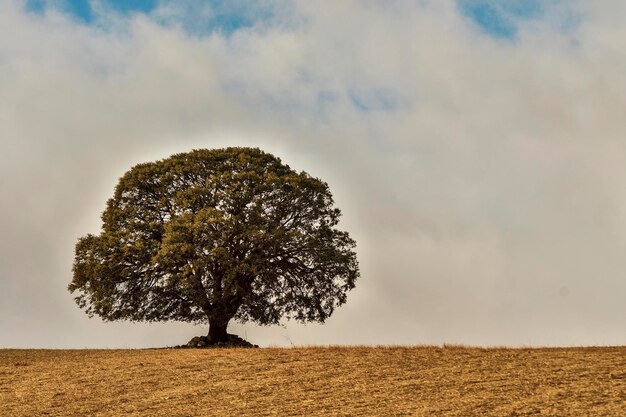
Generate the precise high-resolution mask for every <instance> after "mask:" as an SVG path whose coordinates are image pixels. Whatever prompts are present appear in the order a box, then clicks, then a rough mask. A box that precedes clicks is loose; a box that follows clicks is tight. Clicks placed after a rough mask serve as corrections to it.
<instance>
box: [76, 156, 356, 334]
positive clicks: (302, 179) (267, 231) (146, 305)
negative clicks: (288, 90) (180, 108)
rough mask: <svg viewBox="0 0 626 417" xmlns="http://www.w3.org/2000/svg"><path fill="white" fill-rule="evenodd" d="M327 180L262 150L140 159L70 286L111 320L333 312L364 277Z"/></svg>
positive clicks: (80, 254) (266, 318)
mask: <svg viewBox="0 0 626 417" xmlns="http://www.w3.org/2000/svg"><path fill="white" fill-rule="evenodd" d="M339 216H340V211H339V209H337V208H334V207H333V199H332V196H331V193H330V191H329V190H328V185H327V184H326V183H324V182H322V181H320V180H319V179H317V178H313V177H311V176H310V175H308V174H307V173H305V172H300V173H298V172H296V171H294V170H292V169H291V168H290V167H289V166H287V165H285V164H283V163H281V161H280V159H279V158H276V157H275V156H273V155H271V154H268V153H265V152H263V151H261V150H259V149H252V148H226V149H215V150H194V151H192V152H189V153H181V154H176V155H173V156H171V157H169V158H167V159H163V160H160V161H157V162H151V163H144V164H139V165H136V166H134V167H133V168H132V169H131V170H130V171H128V172H127V173H126V174H125V175H124V176H123V177H122V178H121V179H120V181H119V183H118V185H117V187H116V188H115V195H114V196H113V198H111V199H110V200H109V201H108V203H107V208H106V210H105V211H104V213H103V214H102V222H103V225H102V231H101V233H100V234H99V235H97V236H95V235H91V234H89V235H87V236H84V237H82V238H80V239H79V241H78V243H77V244H76V252H75V259H74V266H73V279H72V282H71V283H70V284H69V287H68V289H69V290H70V292H78V294H77V296H76V298H75V300H76V302H77V303H78V305H79V306H80V307H81V308H84V309H85V310H86V312H87V314H88V315H89V316H90V317H92V316H94V315H98V316H100V317H102V318H103V319H105V320H108V321H113V320H131V321H151V322H152V321H165V320H174V321H184V322H193V323H200V322H204V323H206V322H207V321H208V323H209V333H208V336H207V338H208V341H209V342H210V343H217V342H226V341H227V339H228V335H227V332H226V329H227V326H228V323H229V321H230V320H231V319H236V320H238V321H241V322H245V321H248V320H251V321H254V322H257V323H259V324H262V325H268V324H276V323H278V322H279V320H280V319H281V318H282V317H286V318H291V319H295V320H297V321H300V322H307V321H318V322H324V320H325V319H326V318H328V317H329V316H330V315H331V314H332V313H333V310H334V309H335V307H337V306H339V305H341V304H343V303H345V301H346V293H347V291H349V290H350V289H352V288H354V282H355V280H356V279H357V277H358V276H359V272H358V263H357V259H356V255H355V253H354V251H353V248H354V247H355V242H354V241H353V240H352V239H351V238H350V237H349V235H348V233H346V232H343V231H339V230H337V229H336V228H335V226H336V225H337V222H338V219H339Z"/></svg>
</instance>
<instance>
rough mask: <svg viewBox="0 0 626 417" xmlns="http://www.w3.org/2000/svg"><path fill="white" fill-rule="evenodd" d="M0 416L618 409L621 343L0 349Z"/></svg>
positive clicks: (622, 407) (625, 395)
mask: <svg viewBox="0 0 626 417" xmlns="http://www.w3.org/2000/svg"><path fill="white" fill-rule="evenodd" d="M0 415H1V416H39V415H53V416H74V415H77V416H82V415H89V416H118V415H119V416H138V415H148V416H203V415H206V416H211V415H216V416H264V415H278V416H289V415H302V416H313V415H345V416H348V415H350V416H368V415H369V416H404V415H413V416H423V415H432V416H471V415H477V416H486V415H495V416H525V415H542V416H543V415H550V416H587V415H597V416H610V415H614V416H626V347H617V348H568V349H478V348H462V347H443V348H438V347H350V348H347V347H328V348H322V347H312V348H292V349H281V348H265V349H207V350H174V349H154V350H0Z"/></svg>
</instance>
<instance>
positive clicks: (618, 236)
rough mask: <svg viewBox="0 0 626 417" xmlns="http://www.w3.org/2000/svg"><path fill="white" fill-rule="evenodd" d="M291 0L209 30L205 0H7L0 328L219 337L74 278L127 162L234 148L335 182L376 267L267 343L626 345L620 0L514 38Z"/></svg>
mask: <svg viewBox="0 0 626 417" xmlns="http://www.w3.org/2000/svg"><path fill="white" fill-rule="evenodd" d="M483 3H484V2H483ZM94 4H95V3H94ZM172 4H173V3H172ZM267 4H270V3H267ZM273 4H279V3H273ZM291 4H292V8H291V9H288V10H286V9H282V8H280V7H276V8H273V9H272V10H274V12H273V13H272V15H271V19H269V20H268V19H257V20H255V19H251V18H248V17H245V18H244V17H242V19H243V20H245V19H248V20H246V22H248V23H246V24H245V25H241V26H236V25H235V26H233V27H232V30H226V31H224V30H222V31H220V30H209V31H206V32H202V31H200V32H199V31H198V30H197V26H195V25H197V24H201V23H202V21H203V19H200V20H199V22H200V23H188V21H187V20H186V19H187V16H188V15H189V12H190V11H196V12H198V9H196V8H195V7H196V6H195V4H194V3H188V4H187V3H185V6H184V7H183V9H174V8H172V7H173V6H172V7H169V6H168V5H167V4H166V3H159V5H158V6H157V7H156V8H155V9H154V10H151V11H149V12H147V13H130V14H122V13H116V12H111V13H108V12H106V13H105V12H100V11H98V13H100V14H98V19H100V20H99V21H94V23H92V24H90V25H86V24H83V23H80V22H77V21H76V19H74V18H72V17H71V16H68V15H67V14H65V13H64V12H62V11H59V10H60V9H58V8H57V9H55V8H49V9H46V11H45V13H43V14H41V13H40V14H38V13H32V12H29V11H27V10H25V9H24V7H23V6H24V3H23V2H21V3H20V2H4V3H3V4H1V5H0V35H1V36H0V91H2V95H0V141H1V142H2V149H3V152H2V153H0V178H1V181H2V182H1V185H0V188H1V190H2V192H1V193H0V230H2V235H3V237H2V238H1V239H0V316H1V317H2V318H3V319H2V320H1V321H0V335H2V336H0V345H2V346H74V347H76V346H124V345H127V346H145V345H150V344H155V345H164V344H176V343H180V342H181V340H186V339H185V338H187V337H191V335H193V334H195V333H197V332H199V331H204V330H199V329H194V328H190V327H188V326H182V325H180V326H179V325H163V326H143V325H136V324H107V325H103V324H100V323H99V322H98V321H97V320H88V319H87V318H86V317H84V314H83V313H82V312H81V311H80V310H78V308H77V307H76V306H75V305H74V304H73V302H72V300H71V296H70V295H69V293H67V291H66V290H65V287H66V285H67V283H68V282H69V279H70V274H71V273H70V267H71V262H72V256H73V245H74V243H75V241H76V239H77V238H78V237H79V236H81V235H84V234H86V233H89V232H97V230H98V227H99V219H98V215H99V213H100V212H101V211H102V210H103V209H104V203H105V201H106V199H107V198H108V197H109V196H110V195H111V193H112V189H113V187H114V185H115V182H116V180H117V178H118V177H119V176H121V175H122V174H123V173H124V172H125V171H126V170H127V169H128V168H130V166H132V165H133V164H135V163H137V162H141V161H150V160H154V159H157V158H162V157H166V156H168V155H169V154H171V153H174V152H179V151H185V150H189V149H192V148H198V147H208V148H210V147H219V146H228V145H252V146H260V147H262V148H264V149H266V150H268V151H270V152H272V153H275V154H277V155H279V156H281V157H283V159H284V160H286V162H288V163H289V164H290V165H292V166H293V167H295V168H296V169H304V170H306V171H307V172H310V173H311V174H313V175H315V176H318V177H320V178H322V179H324V180H326V181H328V182H329V184H330V187H331V190H333V192H334V195H335V197H336V201H337V205H338V206H339V207H340V208H341V209H342V211H343V213H344V216H343V222H342V227H344V228H345V229H347V230H349V231H350V233H351V234H352V235H353V237H355V238H356V240H357V242H358V254H359V259H360V262H361V266H362V278H361V280H360V282H358V283H357V288H356V289H355V290H354V291H353V292H352V293H351V294H350V295H349V297H348V303H347V304H346V305H345V306H344V307H342V308H341V309H339V310H338V311H337V312H336V313H335V315H334V316H333V317H332V318H331V319H330V320H329V322H328V323H327V324H325V325H323V326H319V325H308V326H300V325H296V324H293V323H288V324H287V327H286V328H269V329H264V328H261V329H259V328H256V327H254V326H250V325H246V326H240V325H235V326H234V327H233V330H234V331H238V332H240V333H241V334H244V332H245V333H246V334H247V336H248V338H250V339H253V340H255V341H256V342H259V343H262V344H265V343H268V344H269V343H274V344H288V341H287V339H286V337H285V336H288V337H289V338H290V339H291V340H292V341H293V342H294V343H303V344H304V343H373V344H380V343H442V342H458V343H473V344H576V345H579V344H623V343H625V342H626V341H625V339H624V335H623V334H622V333H623V332H622V326H621V324H622V323H623V321H624V319H626V316H625V312H624V310H623V308H622V305H623V302H622V297H621V296H622V295H623V294H624V291H625V290H626V282H625V281H624V280H623V279H622V276H621V273H622V272H621V271H623V270H624V269H625V267H626V265H625V263H626V261H625V260H624V257H623V253H624V249H625V243H626V242H625V237H626V216H625V215H624V213H625V212H624V207H626V191H625V190H624V187H623V185H624V180H625V178H626V177H625V175H626V171H625V170H624V167H625V166H626V161H625V160H624V159H625V158H626V157H625V156H624V155H626V152H625V151H626V149H625V148H626V143H625V142H624V141H623V139H622V138H623V134H624V128H623V121H622V114H621V109H623V108H624V104H625V103H624V102H625V101H626V87H624V86H625V85H626V84H624V83H623V82H622V77H623V76H622V74H623V72H624V71H623V69H624V66H625V65H626V61H625V60H624V59H623V58H622V55H623V54H621V52H620V51H621V49H620V48H621V39H623V35H624V33H623V29H622V28H621V26H622V25H621V23H620V22H619V21H618V20H619V19H616V18H615V16H619V15H620V14H619V12H620V8H623V6H622V5H621V4H620V3H619V2H603V3H602V4H601V5H600V4H595V3H594V4H578V3H571V5H570V6H569V7H570V9H567V10H566V9H564V8H563V7H561V6H559V7H553V8H546V9H545V10H543V11H542V14H541V16H539V17H537V16H536V15H535V14H532V17H526V16H522V17H521V18H519V19H517V20H516V21H515V28H516V29H515V42H502V41H501V39H500V38H498V37H494V36H492V35H490V34H489V33H487V34H486V33H485V31H484V30H477V27H476V23H475V20H472V18H471V16H469V17H468V15H467V13H464V12H463V10H462V9H460V8H459V7H458V6H457V4H455V3H452V2H435V1H424V2H409V1H400V0H398V1H393V2H384V4H383V2H376V1H356V0H354V1H347V2H341V3H337V4H334V5H333V6H332V7H331V8H329V7H328V6H327V5H324V6H322V5H321V4H318V3H316V2H305V1H301V2H293V3H291ZM168 7H169V8H168ZM177 7H180V6H177ZM233 7H234V6H233ZM94 10H95V8H94ZM98 10H100V9H98ZM102 10H104V9H102ZM177 10H178V11H177ZM180 10H183V11H180ZM233 13H234V12H233ZM507 13H508V15H507V16H511V15H512V14H514V12H511V11H507ZM197 15H198V16H203V15H202V13H200V12H198V13H197ZM563 16H581V17H580V22H579V23H578V24H577V25H573V26H568V30H563V25H562V24H555V22H563V21H564V20H563ZM206 19H208V20H210V18H208V17H207V18H206ZM96 20H97V19H96ZM164 22H165V23H164ZM172 22H179V23H172ZM190 28H191V30H190ZM194 28H196V29H194ZM14 39H20V42H15V41H13V40H14ZM26 305H27V306H29V307H25V306H26ZM31 306H32V307H31Z"/></svg>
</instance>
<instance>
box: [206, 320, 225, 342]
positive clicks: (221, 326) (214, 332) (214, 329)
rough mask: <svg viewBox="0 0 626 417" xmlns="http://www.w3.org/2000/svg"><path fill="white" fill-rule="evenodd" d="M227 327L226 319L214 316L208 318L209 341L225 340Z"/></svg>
mask: <svg viewBox="0 0 626 417" xmlns="http://www.w3.org/2000/svg"><path fill="white" fill-rule="evenodd" d="M227 327H228V320H223V319H222V320H220V319H216V318H210V319H209V334H208V336H207V338H208V339H209V342H210V343H217V342H227V341H228V333H226V329H227Z"/></svg>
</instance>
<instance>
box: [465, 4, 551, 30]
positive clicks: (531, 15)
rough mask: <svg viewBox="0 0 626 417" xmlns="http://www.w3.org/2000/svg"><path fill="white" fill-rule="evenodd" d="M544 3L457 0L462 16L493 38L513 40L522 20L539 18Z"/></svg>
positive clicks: (542, 11) (543, 11)
mask: <svg viewBox="0 0 626 417" xmlns="http://www.w3.org/2000/svg"><path fill="white" fill-rule="evenodd" d="M545 3H546V2H542V1H540V0H506V1H504V0H503V1H498V0H458V2H457V4H458V7H459V9H460V11H461V13H462V14H463V15H465V16H466V17H468V18H469V19H471V20H472V21H473V22H474V23H475V24H476V25H478V26H479V27H480V28H481V29H482V30H484V31H485V32H486V33H487V34H489V35H491V36H493V37H495V38H504V39H514V38H515V37H516V35H517V30H518V24H519V23H520V22H521V21H523V20H530V19H538V18H541V17H542V16H543V15H544V13H545V10H544V5H545Z"/></svg>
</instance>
